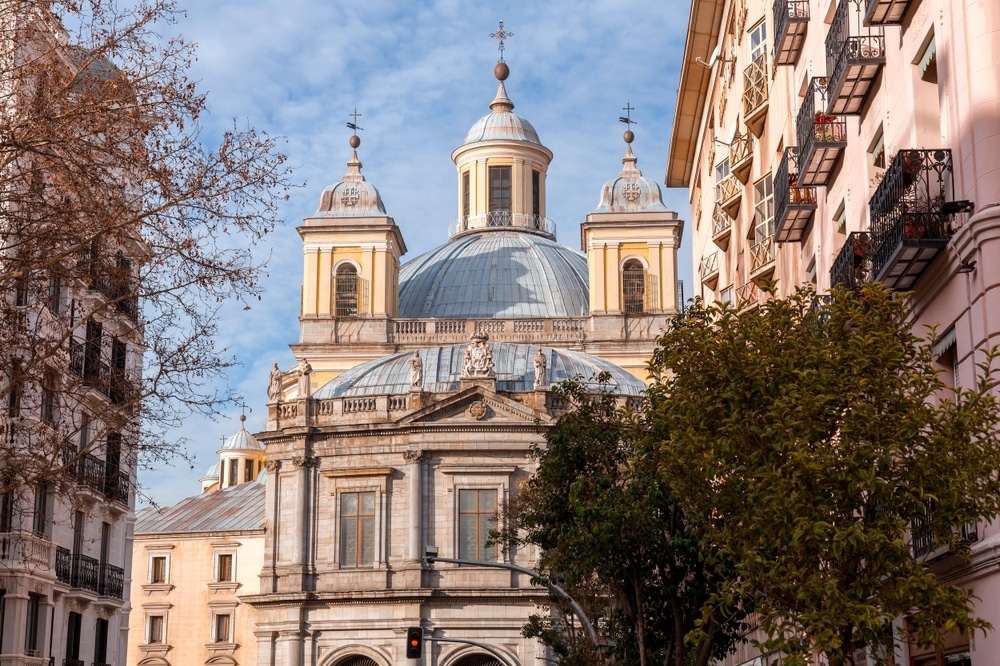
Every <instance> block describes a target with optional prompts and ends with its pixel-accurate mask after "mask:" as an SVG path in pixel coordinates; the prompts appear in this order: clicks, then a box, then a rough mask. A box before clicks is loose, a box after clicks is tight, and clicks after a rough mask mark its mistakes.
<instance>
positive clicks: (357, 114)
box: [347, 107, 365, 136]
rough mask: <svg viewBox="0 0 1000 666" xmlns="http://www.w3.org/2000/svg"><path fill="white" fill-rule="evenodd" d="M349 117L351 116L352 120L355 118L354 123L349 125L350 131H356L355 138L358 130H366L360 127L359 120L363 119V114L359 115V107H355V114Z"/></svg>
mask: <svg viewBox="0 0 1000 666" xmlns="http://www.w3.org/2000/svg"><path fill="white" fill-rule="evenodd" d="M347 115H349V116H351V117H352V118H354V122H349V123H347V126H348V127H349V128H350V129H352V130H354V134H355V136H357V134H358V130H364V129H365V128H364V127H358V118H360V117H361V114H360V113H358V107H354V113H348V114H347Z"/></svg>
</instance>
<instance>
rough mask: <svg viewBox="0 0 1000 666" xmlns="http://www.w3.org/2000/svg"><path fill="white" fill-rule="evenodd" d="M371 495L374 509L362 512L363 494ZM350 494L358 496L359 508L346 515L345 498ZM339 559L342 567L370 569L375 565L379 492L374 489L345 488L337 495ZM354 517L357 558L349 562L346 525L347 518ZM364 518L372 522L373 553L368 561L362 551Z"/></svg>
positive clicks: (357, 503)
mask: <svg viewBox="0 0 1000 666" xmlns="http://www.w3.org/2000/svg"><path fill="white" fill-rule="evenodd" d="M368 495H370V496H371V503H372V510H371V513H362V498H363V496H368ZM348 496H357V497H356V500H357V501H356V505H357V510H356V512H355V513H354V514H353V515H345V514H344V507H345V500H346V499H347V497H348ZM337 509H338V510H337V532H338V539H337V551H338V553H337V561H338V562H339V564H340V568H341V569H370V568H373V567H374V566H375V562H376V550H377V548H376V542H377V534H378V492H377V491H376V490H374V489H367V490H345V491H341V492H340V493H338V495H337ZM352 518H353V519H354V520H356V521H357V523H356V526H355V529H354V536H355V538H356V539H357V543H356V545H355V558H354V562H347V561H346V556H347V538H348V534H347V527H346V525H345V522H346V520H349V519H352ZM363 519H368V521H366V522H370V528H369V529H370V530H371V554H370V558H369V559H368V561H366V560H365V557H364V554H363V553H362V543H363V540H364V539H363V529H364V528H363V523H362V520H363Z"/></svg>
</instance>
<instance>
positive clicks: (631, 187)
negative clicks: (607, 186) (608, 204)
mask: <svg viewBox="0 0 1000 666" xmlns="http://www.w3.org/2000/svg"><path fill="white" fill-rule="evenodd" d="M640 192H641V190H640V188H639V183H637V182H635V181H627V182H625V183H623V184H622V196H623V197H625V199H626V200H627V201H632V202H635V201H638V200H639V194H640Z"/></svg>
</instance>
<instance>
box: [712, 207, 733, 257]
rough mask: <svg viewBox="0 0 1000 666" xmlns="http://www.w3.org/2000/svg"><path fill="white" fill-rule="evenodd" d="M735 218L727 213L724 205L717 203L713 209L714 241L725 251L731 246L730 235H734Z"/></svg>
mask: <svg viewBox="0 0 1000 666" xmlns="http://www.w3.org/2000/svg"><path fill="white" fill-rule="evenodd" d="M732 230H733V218H731V217H729V216H728V215H726V212H725V211H724V210H722V207H721V206H719V205H718V204H716V206H715V210H713V211H712V242H713V243H715V244H716V245H717V246H718V247H719V249H720V250H723V251H725V250H726V249H727V248H728V247H729V237H730V235H732Z"/></svg>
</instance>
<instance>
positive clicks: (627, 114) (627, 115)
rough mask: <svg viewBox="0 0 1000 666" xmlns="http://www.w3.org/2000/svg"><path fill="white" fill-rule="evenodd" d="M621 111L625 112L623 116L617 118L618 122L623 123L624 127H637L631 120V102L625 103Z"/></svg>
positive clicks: (632, 108) (633, 109)
mask: <svg viewBox="0 0 1000 666" xmlns="http://www.w3.org/2000/svg"><path fill="white" fill-rule="evenodd" d="M622 111H624V112H625V115H624V116H618V122H622V123H625V124H626V125H638V124H639V123H637V122H635V121H634V120H632V112H633V111H635V107H634V106H632V102H625V106H623V107H622Z"/></svg>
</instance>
